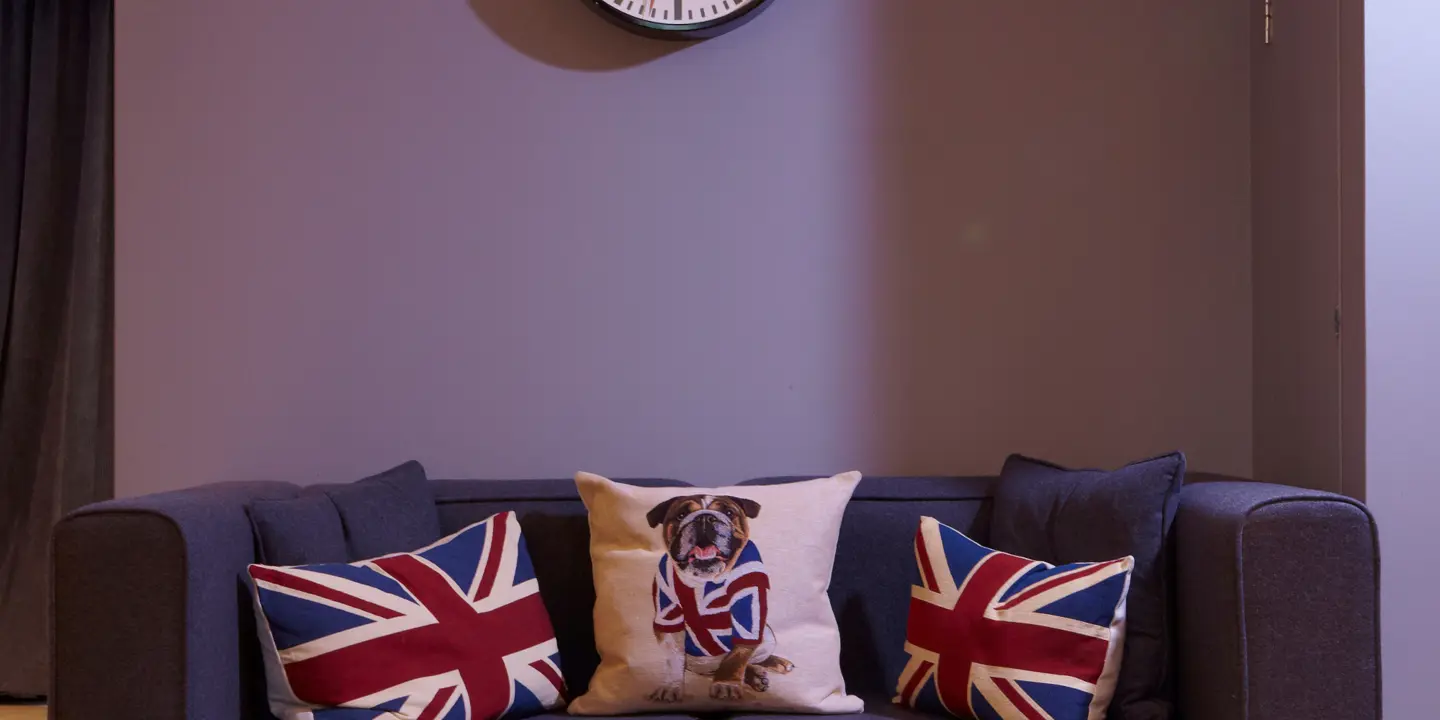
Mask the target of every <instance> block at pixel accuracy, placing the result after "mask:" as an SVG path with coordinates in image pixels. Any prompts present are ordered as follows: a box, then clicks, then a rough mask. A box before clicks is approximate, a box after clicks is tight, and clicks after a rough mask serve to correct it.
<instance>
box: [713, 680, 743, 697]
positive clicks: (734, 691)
mask: <svg viewBox="0 0 1440 720" xmlns="http://www.w3.org/2000/svg"><path fill="white" fill-rule="evenodd" d="M710 697H712V698H715V699H716V700H743V699H744V698H745V690H744V689H743V688H742V687H741V685H740V683H738V682H721V681H719V680H716V681H715V682H713V683H710Z"/></svg>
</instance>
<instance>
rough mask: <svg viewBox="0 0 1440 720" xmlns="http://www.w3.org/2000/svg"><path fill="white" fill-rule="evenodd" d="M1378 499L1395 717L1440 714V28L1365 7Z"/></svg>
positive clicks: (1414, 16) (1427, 0)
mask: <svg viewBox="0 0 1440 720" xmlns="http://www.w3.org/2000/svg"><path fill="white" fill-rule="evenodd" d="M1365 23H1366V29H1365V63H1366V68H1365V84H1366V118H1365V122H1366V135H1367V153H1368V155H1367V158H1366V167H1367V178H1366V179H1367V188H1366V191H1367V208H1366V220H1367V228H1366V247H1367V253H1366V269H1367V270H1366V302H1367V304H1368V306H1367V310H1368V317H1367V322H1368V323H1369V332H1368V337H1367V340H1368V347H1367V352H1368V363H1369V388H1368V396H1369V402H1368V425H1369V428H1368V433H1369V471H1368V474H1369V477H1368V495H1369V501H1370V506H1371V508H1372V509H1373V510H1374V511H1375V514H1376V517H1377V520H1378V521H1379V523H1380V546H1381V547H1382V548H1384V555H1383V557H1384V561H1385V567H1384V572H1383V573H1382V575H1381V582H1382V589H1381V596H1382V597H1381V601H1382V617H1383V618H1384V622H1383V624H1382V627H1383V632H1384V638H1383V640H1384V644H1385V655H1384V663H1385V710H1386V716H1387V717H1391V718H1433V717H1436V715H1437V714H1440V703H1437V701H1436V695H1435V689H1434V685H1435V669H1436V668H1440V616H1437V614H1436V612H1435V605H1436V603H1435V593H1436V592H1437V590H1440V582H1437V580H1436V562H1435V557H1436V552H1437V550H1440V541H1437V539H1436V538H1437V535H1436V528H1435V525H1436V523H1435V514H1436V508H1440V483H1437V482H1436V478H1435V476H1436V469H1437V468H1440V442H1437V438H1436V436H1437V433H1440V375H1437V373H1440V363H1437V362H1436V356H1437V355H1440V320H1437V317H1440V202H1437V200H1436V198H1437V193H1440V132H1437V129H1440V46H1437V45H1436V44H1435V43H1434V41H1433V38H1432V37H1429V36H1427V34H1426V33H1417V32H1415V28H1417V27H1433V26H1435V25H1436V24H1440V5H1436V4H1435V3H1434V2H1432V1H1431V0H1369V2H1367V3H1366V15H1365Z"/></svg>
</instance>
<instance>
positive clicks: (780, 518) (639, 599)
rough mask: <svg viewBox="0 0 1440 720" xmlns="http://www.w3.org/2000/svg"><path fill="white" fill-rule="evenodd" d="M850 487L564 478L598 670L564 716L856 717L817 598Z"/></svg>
mask: <svg viewBox="0 0 1440 720" xmlns="http://www.w3.org/2000/svg"><path fill="white" fill-rule="evenodd" d="M859 481H860V474H859V473H846V474H844V475H837V476H835V477H831V478H824V479H819V480H810V481H807V482H798V483H792V484H788V485H774V486H743V487H730V488H683V489H682V488H642V487H634V486H631V485H622V484H619V483H615V482H611V481H610V480H607V479H605V478H602V477H600V476H598V475H590V474H588V473H581V474H580V475H578V476H577V477H576V484H577V485H578V486H579V490H580V497H581V499H583V500H584V501H585V507H586V509H587V510H588V511H589V513H590V559H591V563H592V564H593V566H594V571H595V645H596V649H597V650H598V651H599V653H600V668H599V669H598V670H597V671H596V672H595V677H594V679H592V680H591V681H590V689H589V690H588V691H587V692H586V693H585V694H584V695H582V696H580V697H578V698H576V699H575V701H574V702H572V703H571V704H570V712H571V713H573V714H577V715H617V714H630V713H658V712H673V711H699V712H713V713H734V712H739V711H747V712H753V711H771V712H830V713H855V712H859V711H860V710H862V709H863V707H864V704H863V703H862V702H861V701H860V700H859V698H856V697H855V696H853V695H849V694H847V693H846V692H845V678H844V677H843V676H842V675H841V673H840V631H839V629H838V627H837V625H836V623H835V614H834V611H833V610H832V609H831V606H830V598H829V596H828V594H827V590H828V589H829V587H830V573H831V570H832V568H833V567H834V563H835V543H836V541H837V540H838V539H839V535H840V521H841V519H842V518H843V517H844V514H845V506H846V504H848V503H849V501H850V495H851V494H852V493H853V492H854V491H855V486H856V484H857V483H859Z"/></svg>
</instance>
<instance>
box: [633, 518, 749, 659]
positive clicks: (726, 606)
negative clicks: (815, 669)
mask: <svg viewBox="0 0 1440 720" xmlns="http://www.w3.org/2000/svg"><path fill="white" fill-rule="evenodd" d="M769 593H770V578H769V576H768V575H766V574H765V565H764V563H762V562H761V561H760V550H759V548H756V547H755V543H746V544H745V547H744V549H742V550H741V551H740V557H739V558H738V559H737V560H736V561H735V567H734V568H733V569H732V570H731V571H730V572H729V573H727V574H725V575H724V576H722V577H721V578H720V579H719V580H718V581H717V582H707V583H704V584H703V585H702V586H699V587H693V586H691V585H689V584H687V583H686V582H685V581H684V580H683V579H682V578H680V577H679V576H678V575H677V574H676V573H675V565H674V561H672V560H671V559H670V556H669V555H665V556H663V557H661V558H660V567H659V568H658V569H657V571H656V573H655V582H654V584H653V587H652V589H651V596H652V597H653V599H654V601H655V631H656V632H663V633H672V632H680V631H682V630H683V631H684V632H685V653H686V654H688V655H692V656H695V657H714V656H717V655H725V654H727V653H729V652H730V650H731V649H732V648H733V647H734V646H735V645H759V644H760V641H761V640H762V639H764V633H765V622H766V619H767V617H768V615H769V598H768V595H769Z"/></svg>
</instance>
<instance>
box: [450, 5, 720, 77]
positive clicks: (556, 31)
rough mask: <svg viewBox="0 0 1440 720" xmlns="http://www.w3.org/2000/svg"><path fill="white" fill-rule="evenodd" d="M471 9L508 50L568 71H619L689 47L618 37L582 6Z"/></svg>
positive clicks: (632, 36)
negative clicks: (510, 48)
mask: <svg viewBox="0 0 1440 720" xmlns="http://www.w3.org/2000/svg"><path fill="white" fill-rule="evenodd" d="M469 5H470V10H471V11H472V12H474V13H475V15H476V17H478V18H480V21H481V22H483V23H484V24H485V25H486V26H487V27H489V28H490V30H491V31H492V32H494V33H495V35H496V36H497V37H499V38H500V39H501V40H504V41H505V42H506V43H507V44H508V45H510V47H512V48H514V49H515V50H518V51H519V52H521V53H524V54H525V55H527V56H529V57H531V58H534V59H535V60H539V61H540V62H543V63H545V64H547V65H552V66H554V67H558V68H564V69H567V70H585V71H591V72H605V71H610V70H621V69H624V68H628V67H634V66H636V65H644V64H645V63H648V62H652V61H654V60H658V59H660V58H662V57H665V56H666V55H669V54H671V53H674V52H677V51H679V50H683V49H684V48H686V47H688V46H689V45H691V43H688V42H657V41H655V40H650V39H647V38H642V37H639V36H637V35H633V34H631V33H626V32H615V28H613V27H611V26H610V25H609V24H608V23H607V22H606V21H605V20H604V19H603V18H601V17H600V16H599V15H598V14H596V13H595V11H593V10H591V9H590V8H588V7H585V3H584V2H582V0H469Z"/></svg>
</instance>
